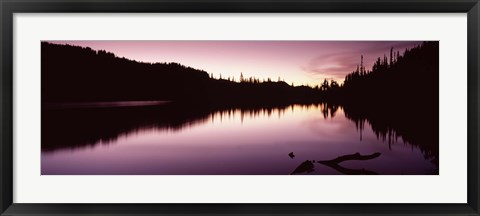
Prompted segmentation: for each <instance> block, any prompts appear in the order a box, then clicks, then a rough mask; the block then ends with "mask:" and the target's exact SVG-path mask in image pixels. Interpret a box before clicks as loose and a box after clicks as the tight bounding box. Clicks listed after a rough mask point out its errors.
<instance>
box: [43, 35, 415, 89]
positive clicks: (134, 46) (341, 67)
mask: <svg viewBox="0 0 480 216" xmlns="http://www.w3.org/2000/svg"><path fill="white" fill-rule="evenodd" d="M49 42H51V43H57V44H70V45H77V46H82V47H90V48H92V49H94V50H105V51H108V52H112V53H114V54H115V55H116V56H119V57H125V58H128V59H132V60H136V61H141V62H150V63H155V62H177V63H180V64H183V65H186V66H190V67H193V68H196V69H201V70H205V71H207V72H208V73H209V74H213V76H214V77H215V78H218V77H220V75H221V76H222V77H223V78H229V77H230V78H232V79H233V78H234V79H235V80H237V81H238V80H239V77H240V73H243V75H244V76H245V77H246V78H248V77H256V78H259V79H260V80H262V79H265V80H266V79H268V78H271V79H272V80H273V81H277V80H278V79H279V78H280V79H281V80H284V81H285V82H287V83H289V84H292V83H293V84H294V85H310V86H315V85H318V84H320V83H321V82H322V81H323V79H328V80H331V79H333V80H336V81H337V82H340V83H342V82H343V80H344V78H345V75H346V74H347V73H350V72H352V71H353V70H355V69H356V67H357V65H358V64H360V55H362V54H363V56H364V65H365V67H366V68H367V69H370V68H371V66H372V65H373V62H374V61H375V60H376V58H378V57H383V56H384V55H387V56H388V55H389V52H390V48H392V47H393V48H394V50H395V51H396V50H399V51H400V53H403V51H404V50H405V48H411V47H414V46H416V45H418V44H420V43H421V42H418V41H49Z"/></svg>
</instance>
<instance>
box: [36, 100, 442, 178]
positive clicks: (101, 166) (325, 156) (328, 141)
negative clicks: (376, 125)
mask: <svg viewBox="0 0 480 216" xmlns="http://www.w3.org/2000/svg"><path fill="white" fill-rule="evenodd" d="M118 121H121V119H119V120H118ZM400 140H401V139H399V142H396V143H394V144H392V145H391V147H389V145H388V144H387V143H385V142H382V141H381V140H378V139H377V138H376V136H375V134H374V133H373V131H372V130H371V128H370V126H369V125H366V126H365V129H364V131H363V132H362V140H361V141H360V133H359V131H358V130H357V129H356V127H355V123H354V122H352V121H350V120H348V119H346V118H345V116H344V114H343V110H342V109H341V108H339V109H338V111H337V112H336V115H335V117H333V118H331V117H328V118H326V119H325V118H324V117H323V115H322V112H321V107H320V106H291V107H289V108H287V109H284V110H279V109H272V110H271V112H268V111H267V110H263V111H259V112H255V113H249V112H243V113H242V112H240V110H236V111H232V112H228V111H227V112H223V113H222V112H216V113H214V114H212V115H210V117H209V119H208V121H206V122H204V123H203V124H196V125H192V126H191V127H184V128H182V129H181V130H160V129H155V128H150V129H141V130H137V131H134V132H131V133H128V134H126V135H122V136H120V137H119V138H118V139H116V140H114V141H113V142H111V143H108V144H100V143H99V144H97V145H92V146H87V147H84V148H74V149H59V150H56V151H52V152H42V174H159V175H162V174H260V175H261V174H279V175H283V174H290V173H291V172H292V171H293V170H295V168H296V167H297V166H299V165H300V164H301V163H302V162H303V161H305V160H317V161H318V160H330V159H334V158H336V157H338V156H342V155H347V154H354V153H356V152H358V153H360V154H362V155H369V154H373V153H375V152H379V153H381V155H380V156H379V157H378V158H375V159H372V160H365V161H345V162H343V163H341V164H340V165H342V166H344V167H347V168H349V169H367V170H371V171H374V172H376V173H379V174H432V173H436V172H437V170H438V168H437V167H436V165H434V164H432V163H431V162H430V161H429V160H428V159H425V158H424V157H423V155H422V153H421V151H420V150H419V149H418V148H417V147H412V146H411V145H410V144H405V143H403V142H401V141H400ZM290 152H293V153H294V154H295V157H294V158H290V157H289V156H288V153H290ZM311 174H340V173H339V172H337V171H336V170H334V169H332V168H329V167H327V166H324V165H321V164H318V163H316V164H315V171H314V172H312V173H311Z"/></svg>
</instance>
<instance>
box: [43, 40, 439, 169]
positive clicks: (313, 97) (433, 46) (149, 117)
mask: <svg viewBox="0 0 480 216" xmlns="http://www.w3.org/2000/svg"><path fill="white" fill-rule="evenodd" d="M41 48H42V49H41V52H42V55H41V58H42V59H41V64H42V65H41V68H42V78H41V79H42V87H41V88H42V89H41V90H42V92H41V95H42V150H44V151H50V150H55V149H58V148H65V147H68V148H71V147H74V146H82V145H89V144H94V143H96V142H97V141H99V140H112V139H116V138H117V137H118V136H120V135H122V134H126V133H131V132H134V131H136V130H138V129H139V128H150V127H155V128H161V129H162V128H163V129H179V128H182V127H184V126H185V125H191V124H195V123H199V122H204V121H206V120H207V119H208V116H209V115H211V114H212V113H215V112H229V111H231V110H233V109H241V110H242V111H243V112H258V111H259V110H264V109H269V110H271V109H286V108H287V107H288V105H291V104H316V103H324V104H325V107H326V108H325V110H324V111H323V115H324V117H325V118H327V117H328V116H332V117H333V116H334V115H335V112H336V110H337V109H338V108H339V107H343V109H344V112H345V115H346V117H347V118H349V119H350V120H352V121H354V122H355V123H356V125H357V129H358V130H359V131H360V139H361V133H362V130H363V127H364V125H365V122H368V123H370V125H371V126H372V129H373V131H374V132H375V133H376V135H377V137H378V138H379V139H380V138H381V139H383V140H385V141H386V142H388V143H389V144H391V143H392V142H393V141H394V140H396V139H398V138H401V139H403V140H404V141H405V142H407V143H410V144H412V145H416V146H418V147H419V148H420V149H421V150H422V152H423V153H424V156H425V158H428V159H431V160H432V161H433V162H434V163H438V124H439V123H438V114H439V111H438V110H439V107H438V98H439V93H438V92H439V89H438V79H439V78H438V77H439V74H438V71H439V56H438V52H439V43H438V42H424V43H422V44H421V45H419V46H417V47H415V48H412V49H407V50H405V51H404V52H403V53H402V54H400V52H399V51H396V50H394V49H393V48H392V49H391V50H390V57H389V58H387V56H384V57H383V59H382V58H378V60H377V61H376V62H375V64H374V66H373V67H372V69H371V70H367V69H365V67H364V66H363V56H362V57H361V61H360V64H359V66H358V68H357V70H355V71H353V72H352V73H350V74H348V75H347V76H346V78H345V82H344V84H338V83H337V82H335V81H330V82H328V81H327V80H325V81H324V82H323V83H321V84H320V85H319V86H315V87H309V86H292V85H289V84H287V83H286V82H284V81H281V79H279V80H278V81H271V80H270V79H268V80H266V81H260V80H259V79H257V78H254V77H251V78H244V77H243V76H242V77H241V79H240V80H238V81H234V80H231V79H230V78H227V79H222V78H220V79H214V78H212V77H210V76H209V75H208V73H207V72H205V71H202V70H198V69H194V68H191V67H187V66H183V65H180V64H178V63H153V64H152V63H143V62H137V61H133V60H129V59H125V58H119V57H116V56H115V55H114V54H112V53H109V52H106V51H95V50H92V49H90V48H82V47H77V46H71V45H59V44H52V43H47V42H42V47H41ZM105 101H168V103H167V104H166V105H163V106H160V107H156V106H152V107H138V108H132V109H128V110H126V109H122V108H118V107H117V108H102V109H73V108H71V109H52V107H55V106H53V105H55V104H57V105H58V104H63V103H83V102H105ZM192 106H194V107H195V109H189V107H192ZM116 119H122V121H115V120H116ZM66 125H68V126H66ZM85 125H88V127H85ZM80 131H81V132H80Z"/></svg>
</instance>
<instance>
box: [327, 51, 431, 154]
mask: <svg viewBox="0 0 480 216" xmlns="http://www.w3.org/2000/svg"><path fill="white" fill-rule="evenodd" d="M323 96H324V99H325V101H327V102H328V103H332V104H340V105H341V106H342V107H343V109H344V111H345V115H346V117H347V118H349V119H351V120H353V121H355V122H356V125H357V128H358V129H359V130H360V131H361V130H363V125H364V124H365V122H369V123H370V125H371V126H372V129H373V131H374V132H375V133H376V135H377V137H378V138H380V139H383V140H385V141H387V142H388V143H389V144H391V143H392V142H393V141H394V140H396V139H398V138H399V137H401V139H403V141H405V142H408V143H410V144H413V145H418V146H420V149H422V150H423V151H424V155H425V156H426V157H429V158H432V160H435V161H438V145H439V144H438V143H439V43H438V42H437V41H435V42H423V43H422V44H421V45H418V46H416V47H414V48H411V49H406V50H405V51H404V52H403V54H402V55H401V54H400V52H399V51H394V49H393V48H392V49H390V58H387V56H386V55H384V57H383V59H382V58H378V59H377V61H376V62H375V63H374V65H373V67H372V69H371V70H366V69H365V67H364V66H363V56H362V58H361V63H360V65H359V66H358V67H357V69H356V70H355V71H353V72H352V73H350V74H348V75H347V76H346V77H345V82H344V83H343V85H342V86H340V87H332V86H331V85H330V86H328V88H327V89H326V90H325V91H323Z"/></svg>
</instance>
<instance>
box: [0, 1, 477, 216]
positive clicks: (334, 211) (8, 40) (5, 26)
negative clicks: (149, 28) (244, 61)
mask: <svg viewBox="0 0 480 216" xmlns="http://www.w3.org/2000/svg"><path fill="white" fill-rule="evenodd" d="M0 7H1V26H0V27H1V40H0V43H1V44H0V47H1V49H2V51H1V58H0V65H1V76H0V77H1V88H0V97H1V101H2V102H1V103H2V104H1V107H0V113H1V122H0V137H1V145H0V155H1V156H0V163H1V165H0V167H1V173H0V175H1V178H0V179H1V184H0V187H1V197H0V212H1V215H83V214H84V215H117V214H118V215H139V214H142V215H212V214H218V215H228V214H234V215H371V214H379V215H480V213H479V212H480V210H479V207H480V202H479V194H480V193H479V192H480V190H479V188H480V187H479V178H478V177H479V170H480V168H479V159H478V158H479V156H480V152H479V148H478V147H479V142H478V133H479V130H478V129H479V128H478V120H479V115H478V111H479V109H478V97H479V96H480V95H479V87H478V84H479V76H478V74H479V66H478V65H479V63H478V62H479V61H480V55H479V48H480V47H479V25H480V22H479V19H480V18H479V13H480V4H479V1H478V0H403V1H399V0H383V1H378V0H337V1H331V0H256V1H253V0H228V1H225V0H224V1H222V0H141V1H135V0H84V1H78V0H73V1H68V0H15V1H13V0H0ZM83 12H87V13H100V12H102V13H104V12H105V13H120V12H121V13H132V12H142V13H172V12H193V13H203V12H211V13H217V12H224V13H258V12H262V13H263V12H264V13H276V12H283V13H305V12H308V13H325V12H328V13H332V12H333V13H363V12H368V13H410V12H415V13H418V12H422V13H437V12H441V13H467V14H468V33H467V34H468V83H467V85H468V183H467V184H468V185H467V186H468V202H467V203H466V204H373V203H372V204H114V203H112V204H21V203H13V199H12V198H13V189H12V188H13V185H14V184H15V183H14V182H13V152H12V150H13V124H14V122H13V117H12V116H13V113H14V112H15V110H14V107H13V88H12V87H13V15H14V13H83ZM446 187H454V185H446ZM252 196H254V194H252ZM412 196H414V194H412Z"/></svg>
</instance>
